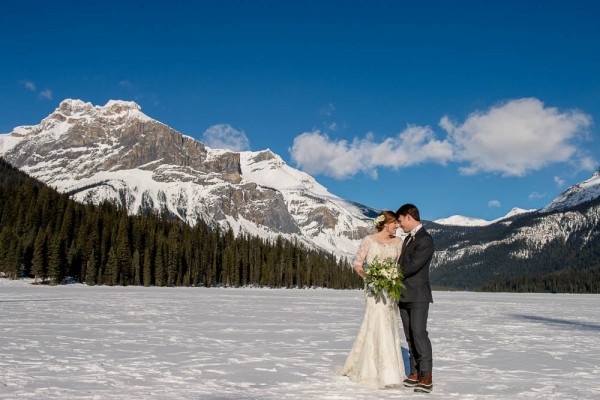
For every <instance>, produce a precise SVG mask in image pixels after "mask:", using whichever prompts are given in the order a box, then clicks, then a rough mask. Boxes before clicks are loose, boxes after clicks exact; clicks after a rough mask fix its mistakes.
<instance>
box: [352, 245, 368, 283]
mask: <svg viewBox="0 0 600 400" xmlns="http://www.w3.org/2000/svg"><path fill="white" fill-rule="evenodd" d="M370 244H371V241H370V240H369V237H368V236H367V237H366V238H364V239H363V241H362V243H361V244H360V247H359V248H358V251H357V252H356V256H355V257H354V270H355V271H356V272H357V273H358V275H360V277H361V278H363V279H365V270H364V269H363V264H364V263H365V258H366V257H367V252H368V251H369V246H370Z"/></svg>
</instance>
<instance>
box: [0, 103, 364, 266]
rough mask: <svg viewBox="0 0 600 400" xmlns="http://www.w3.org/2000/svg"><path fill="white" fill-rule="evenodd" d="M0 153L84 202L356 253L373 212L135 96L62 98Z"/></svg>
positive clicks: (1, 142) (267, 155) (276, 160)
mask: <svg viewBox="0 0 600 400" xmlns="http://www.w3.org/2000/svg"><path fill="white" fill-rule="evenodd" d="M0 156H2V157H4V158H5V159H6V160H7V161H8V162H10V163H11V164H13V165H14V166H15V167H17V168H20V169H21V170H23V171H25V172H26V173H28V174H30V175H32V176H34V177H35V178H37V179H39V180H41V181H43V182H45V183H47V184H49V185H51V186H53V187H55V188H56V189H57V190H59V191H61V192H66V193H69V194H71V195H72V196H73V197H74V198H75V199H76V200H78V201H82V202H93V203H100V202H102V201H104V200H110V201H113V202H116V203H119V204H121V205H122V206H123V207H125V208H126V209H127V210H128V211H129V213H131V214H136V213H141V212H145V211H147V210H149V209H155V210H159V211H167V212H168V213H170V214H171V215H173V216H174V217H177V218H180V219H181V220H183V221H185V222H187V223H189V224H191V225H193V224H195V223H196V222H197V221H198V220H200V219H202V220H205V221H207V222H209V223H213V224H218V225H220V226H221V227H222V228H225V229H227V228H228V227H231V228H232V229H233V230H234V231H235V232H236V233H239V232H247V233H250V234H257V235H261V236H263V237H270V238H274V237H276V236H277V235H283V236H285V237H287V238H290V239H297V240H300V241H302V242H304V243H306V244H308V245H310V246H314V247H317V248H321V249H323V250H326V251H328V252H333V253H334V254H336V255H338V256H346V257H351V256H352V255H353V254H354V252H355V251H356V249H357V247H358V244H359V242H360V239H361V238H362V237H364V235H365V234H367V233H368V232H370V231H371V229H372V224H371V218H372V217H373V215H374V214H375V213H376V211H375V210H373V209H370V208H368V207H365V206H361V205H358V204H354V203H352V202H349V201H346V200H343V199H341V198H339V197H337V196H335V195H332V194H331V193H329V192H328V191H327V189H326V188H324V187H323V186H321V185H320V184H318V183H317V182H316V181H315V180H314V179H313V178H312V177H311V176H310V175H308V174H305V173H303V172H301V171H298V170H296V169H294V168H291V167H290V166H288V165H287V164H286V163H285V162H284V161H283V160H282V159H281V157H279V156H278V155H276V154H274V153H273V152H271V151H270V150H265V151H260V152H241V153H239V152H233V151H229V150H221V149H211V148H208V147H206V146H205V145H204V144H203V143H202V142H199V141H197V140H195V139H193V138H191V137H188V136H185V135H182V134H181V133H179V132H177V131H175V130H173V129H171V128H170V127H168V126H166V125H164V124H162V123H160V122H158V121H156V120H153V119H151V118H149V117H148V116H146V115H145V114H143V113H142V112H141V108H140V106H139V105H137V104H136V103H133V102H125V101H114V100H111V101H109V102H108V103H107V104H106V105H105V106H93V105H92V104H91V103H85V102H83V101H81V100H64V101H63V102H61V103H60V106H59V107H58V108H57V109H56V110H55V111H54V112H53V113H52V114H50V115H49V116H48V117H46V118H45V119H44V120H42V121H41V122H40V123H39V124H38V125H35V126H21V127H17V128H15V129H14V130H13V132H11V133H8V134H4V135H0Z"/></svg>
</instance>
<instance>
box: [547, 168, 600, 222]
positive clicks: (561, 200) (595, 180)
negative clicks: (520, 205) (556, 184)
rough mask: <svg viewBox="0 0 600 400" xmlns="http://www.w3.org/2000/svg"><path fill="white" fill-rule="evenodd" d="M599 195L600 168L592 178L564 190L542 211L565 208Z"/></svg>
mask: <svg viewBox="0 0 600 400" xmlns="http://www.w3.org/2000/svg"><path fill="white" fill-rule="evenodd" d="M598 197H600V170H598V171H596V172H594V174H593V175H592V177H591V178H589V179H586V180H585V181H583V182H581V183H578V184H576V185H573V186H571V187H570V188H568V189H567V190H565V191H564V192H562V193H561V194H560V195H559V196H558V197H557V198H556V199H554V201H552V203H550V204H548V205H547V206H546V207H544V208H542V209H541V210H540V211H541V212H549V211H555V210H564V209H567V208H569V207H573V206H576V205H578V204H581V203H585V202H586V201H590V200H594V199H596V198H598Z"/></svg>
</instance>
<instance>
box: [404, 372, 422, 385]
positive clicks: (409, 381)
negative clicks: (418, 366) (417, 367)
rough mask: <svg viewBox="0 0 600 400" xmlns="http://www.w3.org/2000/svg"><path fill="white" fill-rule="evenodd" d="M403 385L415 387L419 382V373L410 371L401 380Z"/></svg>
mask: <svg viewBox="0 0 600 400" xmlns="http://www.w3.org/2000/svg"><path fill="white" fill-rule="evenodd" d="M402 383H404V386H406V387H415V386H417V384H418V383H419V374H417V373H416V372H411V373H410V375H408V376H407V377H406V379H405V380H403V381H402Z"/></svg>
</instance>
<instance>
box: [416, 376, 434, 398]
mask: <svg viewBox="0 0 600 400" xmlns="http://www.w3.org/2000/svg"><path fill="white" fill-rule="evenodd" d="M432 390H433V377H432V376H431V371H429V372H423V373H422V374H421V376H420V377H419V382H418V383H417V385H416V386H415V392H423V393H430V392H431V391H432Z"/></svg>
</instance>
